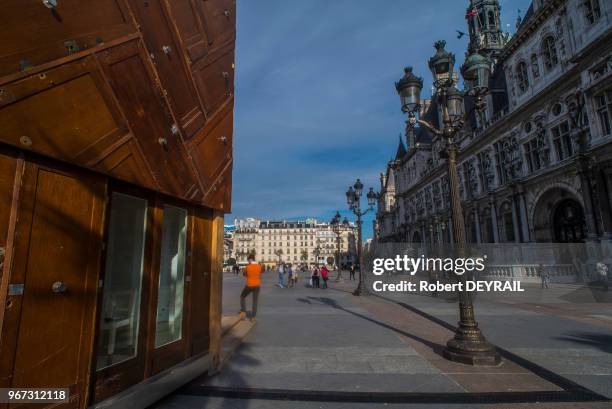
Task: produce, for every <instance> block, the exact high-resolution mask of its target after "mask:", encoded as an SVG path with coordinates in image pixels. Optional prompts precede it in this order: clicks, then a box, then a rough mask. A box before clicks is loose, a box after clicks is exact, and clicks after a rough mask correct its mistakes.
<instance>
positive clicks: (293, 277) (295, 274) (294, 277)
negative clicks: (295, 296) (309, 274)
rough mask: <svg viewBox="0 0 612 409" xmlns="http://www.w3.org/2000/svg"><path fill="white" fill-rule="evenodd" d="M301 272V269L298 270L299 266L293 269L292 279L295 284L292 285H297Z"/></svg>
mask: <svg viewBox="0 0 612 409" xmlns="http://www.w3.org/2000/svg"><path fill="white" fill-rule="evenodd" d="M299 273H300V272H299V270H298V269H297V268H296V269H295V270H293V272H292V273H291V281H292V283H293V284H292V285H291V286H292V287H293V286H294V285H297V282H298V277H299Z"/></svg>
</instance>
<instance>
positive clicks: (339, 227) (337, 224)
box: [329, 211, 349, 281]
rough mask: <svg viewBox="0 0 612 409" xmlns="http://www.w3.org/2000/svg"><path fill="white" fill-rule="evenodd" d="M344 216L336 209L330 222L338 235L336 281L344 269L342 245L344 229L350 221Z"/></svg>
mask: <svg viewBox="0 0 612 409" xmlns="http://www.w3.org/2000/svg"><path fill="white" fill-rule="evenodd" d="M341 219H342V216H340V212H338V211H336V214H335V215H334V217H333V218H332V219H331V221H330V222H329V225H330V226H331V228H332V231H333V232H334V234H335V235H336V247H337V248H336V266H337V268H338V274H337V276H336V281H340V279H341V278H342V269H341V268H340V246H341V244H342V231H344V230H346V229H348V227H349V221H348V220H347V218H346V217H345V218H344V220H342V221H341Z"/></svg>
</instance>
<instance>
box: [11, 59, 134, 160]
mask: <svg viewBox="0 0 612 409" xmlns="http://www.w3.org/2000/svg"><path fill="white" fill-rule="evenodd" d="M109 91H110V90H109V89H108V88H107V85H106V84H105V83H104V81H103V79H102V77H101V75H100V73H99V71H98V69H97V67H96V64H95V61H94V60H93V58H91V57H88V58H84V59H81V60H77V61H74V62H72V63H70V64H66V65H63V66H60V67H57V68H55V69H51V70H49V71H47V72H42V73H40V74H37V75H33V76H30V77H27V78H24V79H22V80H19V81H15V82H13V83H10V84H7V85H5V86H3V92H2V94H0V139H1V140H2V141H4V142H6V143H9V144H12V145H15V146H19V147H21V148H25V149H29V150H33V151H36V152H39V153H42V154H45V155H48V156H52V157H55V158H58V159H63V160H72V161H75V162H77V163H79V164H81V165H89V164H90V163H91V161H93V160H95V159H96V158H99V157H100V156H101V155H102V154H103V151H104V150H105V149H106V147H107V146H109V145H112V144H113V143H115V142H117V141H118V140H119V139H120V138H121V136H122V135H125V134H126V133H127V127H126V126H125V123H124V120H123V118H121V115H120V113H119V112H118V110H117V107H116V106H115V103H114V101H113V100H112V97H111V96H110V92H109Z"/></svg>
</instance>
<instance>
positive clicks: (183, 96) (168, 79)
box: [129, 0, 205, 138]
mask: <svg viewBox="0 0 612 409" xmlns="http://www.w3.org/2000/svg"><path fill="white" fill-rule="evenodd" d="M129 2H130V6H131V8H132V11H133V12H134V15H135V17H136V20H137V21H138V24H139V25H140V29H141V31H142V33H143V36H144V41H145V44H146V46H147V50H148V52H149V55H150V56H151V59H152V61H153V63H154V64H155V67H156V68H157V73H158V75H159V77H160V80H161V83H162V86H163V87H164V89H165V90H166V91H167V92H168V99H169V100H170V105H171V107H172V108H173V109H174V112H175V114H176V116H177V117H178V119H179V120H180V124H181V128H182V129H183V131H184V136H185V137H186V138H190V137H192V136H193V134H194V133H195V132H196V131H197V130H198V129H200V128H201V127H202V125H204V121H205V118H204V113H203V112H202V109H201V108H200V103H199V100H198V98H197V95H196V92H195V89H194V88H193V85H192V83H191V81H190V79H189V78H188V77H187V71H186V70H185V67H184V65H183V62H182V61H181V60H182V53H181V51H180V49H179V47H178V46H177V45H176V43H175V42H174V38H173V36H172V32H171V26H172V25H171V23H170V21H169V20H168V18H167V17H166V15H165V10H164V7H163V5H162V3H161V2H159V1H150V2H143V1H142V0H129Z"/></svg>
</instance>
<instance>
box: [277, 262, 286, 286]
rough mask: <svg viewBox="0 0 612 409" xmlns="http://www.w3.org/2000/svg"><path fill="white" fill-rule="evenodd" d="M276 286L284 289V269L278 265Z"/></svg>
mask: <svg viewBox="0 0 612 409" xmlns="http://www.w3.org/2000/svg"><path fill="white" fill-rule="evenodd" d="M278 286H279V287H280V288H285V267H284V266H283V265H282V264H279V265H278Z"/></svg>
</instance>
